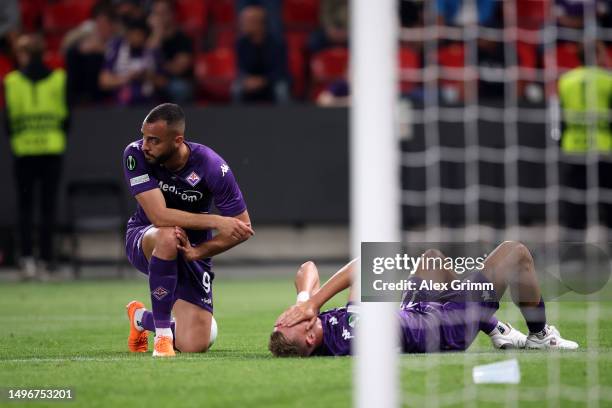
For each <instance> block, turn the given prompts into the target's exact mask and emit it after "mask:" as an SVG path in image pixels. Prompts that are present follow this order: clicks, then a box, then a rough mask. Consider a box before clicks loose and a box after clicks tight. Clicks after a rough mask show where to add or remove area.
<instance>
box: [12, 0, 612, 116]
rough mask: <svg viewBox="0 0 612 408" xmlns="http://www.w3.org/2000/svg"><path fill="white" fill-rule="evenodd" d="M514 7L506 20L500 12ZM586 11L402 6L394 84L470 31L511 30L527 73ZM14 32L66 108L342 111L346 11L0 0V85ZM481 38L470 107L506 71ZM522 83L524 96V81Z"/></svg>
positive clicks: (534, 2) (193, 0) (326, 0)
mask: <svg viewBox="0 0 612 408" xmlns="http://www.w3.org/2000/svg"><path fill="white" fill-rule="evenodd" d="M426 4H431V5H432V7H434V9H435V10H436V13H437V14H436V15H434V17H436V20H435V21H425V20H427V18H425V14H426V13H424V7H425V5H426ZM514 4H516V10H515V13H512V14H515V16H514V17H513V20H512V19H509V17H508V11H509V10H508V7H509V6H508V5H514ZM584 4H585V3H584V2H582V1H576V0H516V1H515V2H502V1H499V0H474V1H473V2H470V1H464V0H436V1H432V2H431V3H427V2H425V1H423V0H401V1H399V10H398V24H399V25H400V26H401V27H402V34H401V37H400V38H401V47H400V53H399V56H398V60H399V65H400V67H401V72H402V73H403V72H404V71H405V72H410V71H414V70H418V69H419V68H421V67H423V66H424V65H429V64H432V63H437V64H439V65H441V66H442V67H443V68H444V67H449V68H462V67H464V66H465V60H466V53H472V52H473V51H470V46H469V45H468V42H467V41H466V39H468V36H467V35H466V34H465V33H466V32H467V30H462V28H466V27H469V26H470V25H477V26H479V27H480V28H481V29H484V30H485V31H482V33H484V34H486V30H487V29H502V28H504V27H507V26H508V24H509V23H510V22H512V21H514V23H515V24H516V26H517V28H518V29H519V30H520V31H519V35H518V36H517V39H518V40H517V42H516V58H517V63H518V64H519V65H520V66H521V67H525V68H528V69H533V72H537V70H538V69H540V68H542V67H543V66H544V59H545V58H544V55H545V54H546V52H545V51H544V49H545V47H544V46H543V44H542V42H541V39H542V38H543V37H544V36H543V35H541V34H542V32H543V28H544V26H545V25H546V24H547V21H551V20H550V19H549V17H548V16H549V13H550V12H553V13H555V14H554V19H555V20H556V22H557V26H558V28H561V29H563V28H568V29H570V30H581V29H582V28H583V27H584V24H585V23H584V22H585V21H586V20H585V18H584V16H585V10H584ZM473 5H475V6H476V7H475V10H473V9H472V8H473V7H470V6H473ZM595 13H596V18H597V21H598V25H599V26H601V27H603V28H611V27H612V4H611V3H610V2H609V1H606V0H597V2H596V9H595ZM432 24H438V25H439V26H440V27H441V28H442V29H441V30H439V35H440V37H439V39H440V41H439V42H438V46H437V47H436V50H435V55H433V56H430V55H426V54H427V53H425V52H424V50H425V49H427V47H426V46H424V31H423V30H420V29H421V28H423V27H425V26H431V25H432ZM453 30H455V31H453ZM457 30H459V31H457ZM21 32H37V33H41V34H42V35H43V36H44V38H45V41H46V45H47V47H46V51H45V54H44V61H45V64H46V65H47V66H49V67H50V68H57V67H63V68H65V69H66V71H67V75H68V90H69V93H68V94H69V100H70V103H71V105H74V104H78V105H87V104H103V103H106V104H119V105H138V104H146V103H151V102H160V101H173V102H178V103H184V102H193V101H195V102H200V103H209V102H213V103H219V102H232V101H233V102H236V103H240V102H242V103H261V102H263V103H285V102H288V101H296V100H297V101H303V100H310V101H318V102H319V103H320V104H323V105H334V104H343V103H346V102H347V101H348V95H349V93H350V89H349V88H350V86H349V83H348V80H347V77H348V60H349V53H348V47H349V44H348V37H349V35H348V34H349V10H348V0H5V1H3V10H1V11H0V37H1V40H0V78H2V77H3V76H4V75H6V73H8V72H10V71H11V70H12V69H13V68H14V67H15V49H14V47H15V43H16V39H17V37H18V34H19V33H21ZM480 33H481V30H479V36H478V38H477V41H476V43H477V46H476V49H477V52H476V54H477V55H476V56H475V58H472V56H470V59H469V60H470V61H474V60H477V61H478V65H479V78H480V79H479V92H480V96H481V97H489V96H490V97H499V96H502V95H503V92H504V81H503V78H502V80H499V78H498V79H492V80H487V78H491V75H487V72H489V73H490V72H493V71H495V69H496V68H503V67H505V66H507V65H509V64H510V63H513V62H512V61H507V59H508V57H509V54H508V53H507V52H506V50H505V47H507V46H508V41H504V38H503V36H501V37H499V36H498V37H495V35H493V36H491V35H480ZM570 34H571V33H570ZM574 34H575V32H574ZM578 35H580V33H579V31H578ZM523 37H525V38H523ZM527 37H532V39H533V38H539V39H540V40H537V39H536V40H535V41H533V40H532V39H527ZM570 37H571V35H570ZM561 38H562V39H561V40H559V41H558V43H557V45H556V48H555V51H556V57H557V58H556V64H557V66H558V68H559V73H562V72H563V71H564V70H568V69H571V68H575V67H577V66H579V65H581V64H582V62H581V59H580V54H581V49H582V47H581V45H582V44H581V41H580V39H576V40H575V41H574V40H571V41H567V40H563V36H561ZM538 41H539V42H538ZM608 49H609V50H610V51H611V52H612V48H608ZM485 71H487V72H485ZM493 77H495V75H493ZM538 81H540V82H543V80H542V77H539V76H538V74H535V73H534V75H533V78H532V81H531V82H538ZM520 82H521V83H520V84H519V85H520V86H519V88H520V89H519V93H520V94H521V95H523V94H524V88H525V85H526V84H527V83H528V82H530V81H529V80H521V81H520ZM463 84H464V81H461V80H454V79H444V78H443V79H442V80H441V85H442V86H441V87H440V88H441V89H442V91H443V92H444V91H448V89H449V87H448V85H450V90H451V91H452V90H453V87H454V88H455V93H454V94H455V97H454V99H461V98H462V97H463V90H462V88H464V87H463ZM422 88H423V87H422V82H421V80H420V79H419V78H414V77H411V76H410V75H407V76H406V75H403V74H402V75H401V92H402V95H403V96H406V97H410V98H413V99H416V100H419V99H422V98H423V92H422ZM446 94H447V96H449V95H450V96H452V95H453V92H451V93H450V94H448V92H446ZM443 96H444V95H443ZM450 99H453V98H450Z"/></svg>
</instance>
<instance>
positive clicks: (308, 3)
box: [283, 0, 319, 31]
mask: <svg viewBox="0 0 612 408" xmlns="http://www.w3.org/2000/svg"><path fill="white" fill-rule="evenodd" d="M283 23H284V24H285V28H287V29H294V30H295V29H300V30H308V31H310V30H313V29H315V28H317V27H318V26H319V1H318V0H284V1H283Z"/></svg>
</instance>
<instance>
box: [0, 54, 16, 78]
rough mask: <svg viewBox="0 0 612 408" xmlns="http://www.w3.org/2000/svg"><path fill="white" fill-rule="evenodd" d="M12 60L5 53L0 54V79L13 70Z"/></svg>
mask: <svg viewBox="0 0 612 408" xmlns="http://www.w3.org/2000/svg"><path fill="white" fill-rule="evenodd" d="M13 69H14V68H13V62H12V61H11V59H10V58H9V57H7V56H5V55H1V54H0V81H2V80H3V79H4V76H5V75H6V74H8V73H9V72H11V71H12V70H13Z"/></svg>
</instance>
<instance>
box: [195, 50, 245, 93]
mask: <svg viewBox="0 0 612 408" xmlns="http://www.w3.org/2000/svg"><path fill="white" fill-rule="evenodd" d="M195 77H196V81H197V83H198V85H199V91H200V94H201V95H202V97H203V98H204V99H205V100H207V101H214V102H222V101H225V102H227V101H229V100H230V97H231V86H232V82H233V81H234V79H235V78H236V56H235V53H234V50H233V49H232V48H219V49H216V50H214V51H212V52H208V53H202V54H199V55H197V57H196V63H195Z"/></svg>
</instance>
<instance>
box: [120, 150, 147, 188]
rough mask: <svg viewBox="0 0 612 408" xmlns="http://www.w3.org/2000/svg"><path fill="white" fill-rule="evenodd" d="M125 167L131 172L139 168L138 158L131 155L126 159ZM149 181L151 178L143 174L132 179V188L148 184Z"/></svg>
mask: <svg viewBox="0 0 612 408" xmlns="http://www.w3.org/2000/svg"><path fill="white" fill-rule="evenodd" d="M125 167H127V169H128V170H129V171H134V170H136V168H137V167H138V162H137V161H136V158H135V157H134V156H132V155H131V154H130V155H128V157H126V158H125ZM149 180H150V178H149V175H148V174H143V175H141V176H137V177H132V178H130V187H134V186H137V185H139V184H142V183H146V182H148V181H149Z"/></svg>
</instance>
